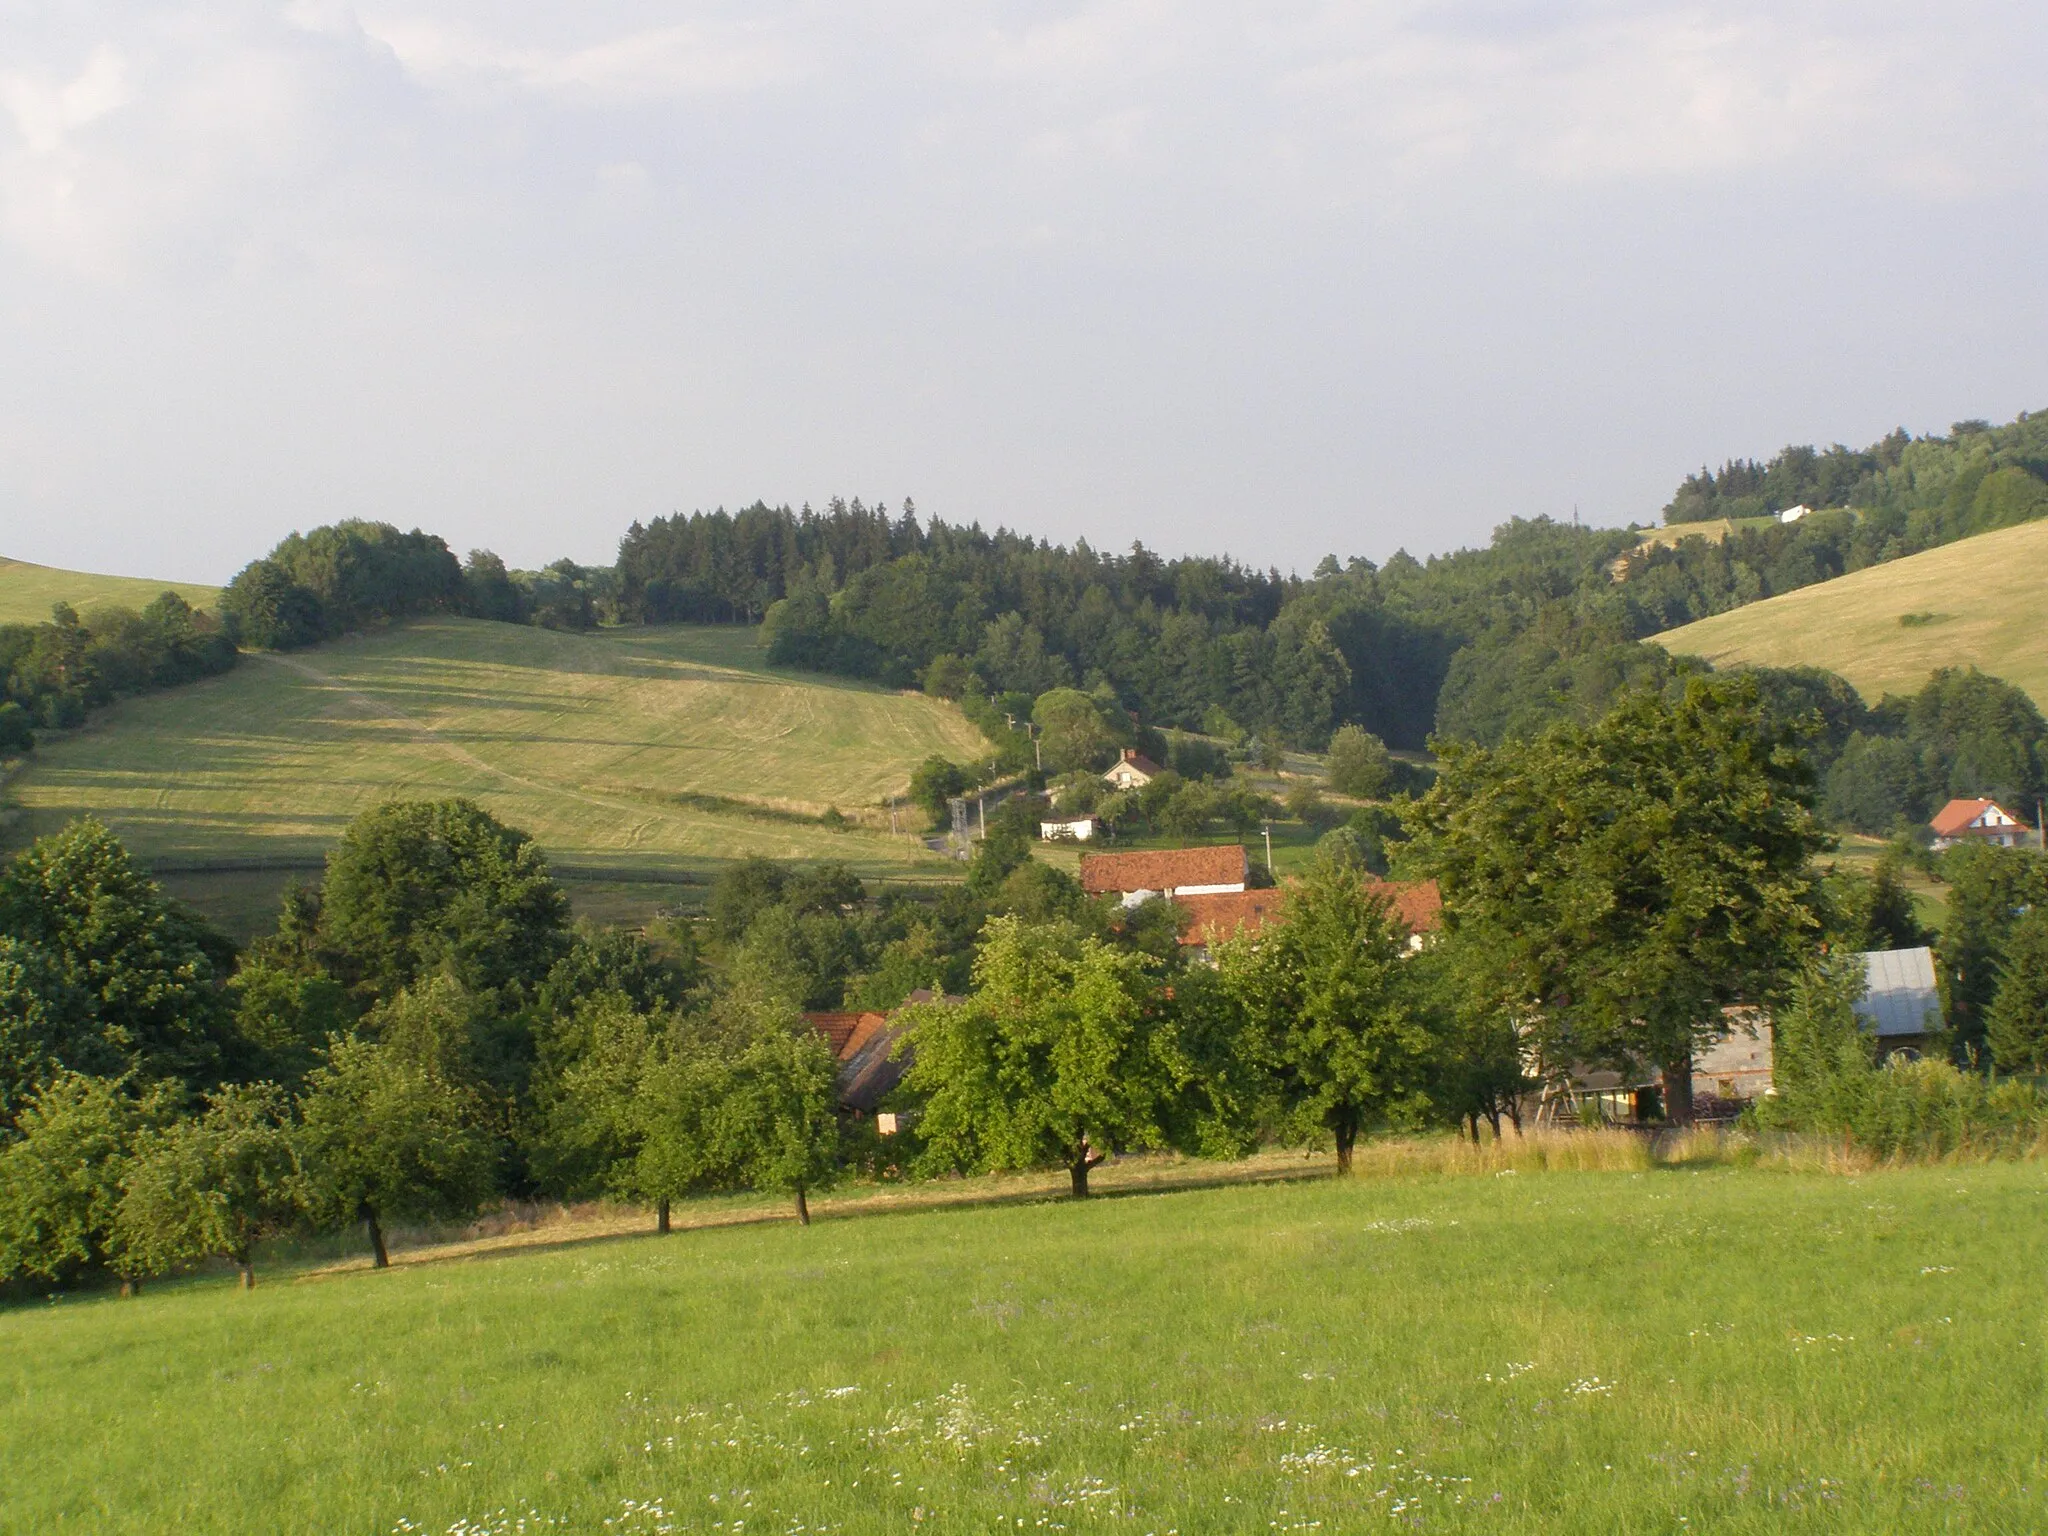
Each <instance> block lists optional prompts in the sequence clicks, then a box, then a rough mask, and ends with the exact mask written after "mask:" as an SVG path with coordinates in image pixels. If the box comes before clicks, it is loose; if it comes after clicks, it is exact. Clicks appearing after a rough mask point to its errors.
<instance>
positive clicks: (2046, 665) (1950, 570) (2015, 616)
mask: <svg viewBox="0 0 2048 1536" xmlns="http://www.w3.org/2000/svg"><path fill="white" fill-rule="evenodd" d="M2044 616H2048V521H2042V522H2034V523H2023V524H2021V525H2020V526H2019V527H2017V528H2005V529H2001V530H1999V531H1998V532H1996V533H1985V534H1979V535H1977V536H1976V537H1975V538H1969V539H1962V540H1960V541H1958V542H1957V543H1954V544H1947V545H1944V546H1942V547H1941V548H1940V549H1930V550H1927V551H1925V552H1924V553H1922V554H1917V555H1910V556H1908V557H1907V558H1905V559H1903V560H1894V561H1891V562H1890V563H1888V564H1885V565H1876V566H1871V567H1869V568H1868V569H1865V570H1861V571H1855V572H1852V573H1851V574H1849V575H1847V576H1842V577H1838V578H1837V579H1835V580H1834V581H1825V582H1822V583H1820V584H1819V585H1818V586H1812V587H1806V588H1804V589H1802V590H1801V591H1798V592H1788V593H1786V594H1785V595H1784V596H1782V597H1773V598H1770V599H1767V600H1766V601H1764V602H1761V603H1751V604H1750V605H1749V606H1748V607H1746V608H1737V609H1734V610H1733V611H1731V612H1728V613H1721V614H1716V615H1715V616H1714V617H1712V618H1710V619H1701V620H1700V621H1699V622H1698V623H1696V624H1688V625H1686V626H1685V627H1684V628H1682V629H1674V630H1671V631H1669V632H1668V633H1666V634H1662V635H1658V636H1656V637H1655V640H1656V643H1657V644H1659V645H1661V646H1663V647H1664V649H1666V650H1667V651H1670V652H1671V653H1672V654H1673V655H1690V656H1704V657H1705V658H1706V659H1707V660H1708V661H1711V662H1713V663H1714V664H1715V665H1716V666H1721V665H1724V664H1726V663H1730V662H1755V663H1758V664H1761V665H1765V666H1780V667H1783V666H1797V665H1808V666H1819V667H1826V668H1828V669H1829V670H1830V671H1834V672H1839V673H1841V674H1842V676H1844V677H1846V678H1847V679H1848V680H1849V681H1850V682H1851V683H1853V684H1855V685H1856V688H1857V690H1858V691H1859V692H1861V693H1862V694H1863V695H1864V697H1866V698H1868V699H1869V700H1870V701H1871V702H1872V703H1875V702H1876V701H1877V699H1878V698H1879V697H1880V696H1881V695H1883V694H1885V693H1887V692H1889V693H1911V692H1915V691H1917V690H1918V689H1919V688H1920V686H1921V685H1922V684H1923V683H1925V682H1926V681H1927V675H1928V673H1930V672H1932V671H1934V669H1935V668H1937V667H1951V666H1961V665H1963V664H1965V663H1971V664H1974V665H1975V666H1977V667H1979V668H1980V669H1982V670H1983V671H1986V672H1989V673H1992V674H1993V675H1994V676H1997V677H2002V678H2004V679H2005V680H2006V681H2007V682H2010V683H2015V684H2017V685H2018V686H2019V687H2021V688H2024V689H2026V691H2027V692H2028V693H2029V694H2031V695H2032V696H2033V699H2034V702H2035V703H2036V704H2039V705H2041V706H2042V707H2044V708H2048V617H2044ZM1902 619H1912V620H1915V621H1917V622H1914V623H1910V624H1909V623H1902V622H1901V620H1902Z"/></svg>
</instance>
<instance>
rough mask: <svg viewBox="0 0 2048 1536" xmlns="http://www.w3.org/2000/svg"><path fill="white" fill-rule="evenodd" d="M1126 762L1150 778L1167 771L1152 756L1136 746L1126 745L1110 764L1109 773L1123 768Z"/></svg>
mask: <svg viewBox="0 0 2048 1536" xmlns="http://www.w3.org/2000/svg"><path fill="white" fill-rule="evenodd" d="M1125 763H1129V764H1130V765H1131V766H1132V767H1133V768H1135V769H1137V770H1138V772H1140V773H1142V774H1144V775H1145V777H1146V778H1148V779H1156V778H1158V777H1159V775H1160V774H1162V773H1164V772H1165V771H1166V770H1165V769H1163V768H1161V767H1160V766H1159V765H1158V764H1157V763H1155V762H1153V761H1152V759H1151V758H1149V757H1147V756H1146V755H1145V754H1144V753H1142V752H1140V751H1139V750H1138V749H1137V748H1136V747H1125V748H1124V750H1123V752H1122V754H1121V755H1120V756H1119V757H1118V758H1117V760H1116V761H1115V762H1113V763H1111V764H1110V765H1109V770H1108V771H1109V773H1115V772H1116V771H1117V769H1119V768H1121V767H1122V766H1123V765H1124V764H1125ZM1106 776H1107V775H1105V777H1106Z"/></svg>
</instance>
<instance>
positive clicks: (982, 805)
mask: <svg viewBox="0 0 2048 1536" xmlns="http://www.w3.org/2000/svg"><path fill="white" fill-rule="evenodd" d="M974 809H975V812H976V814H978V815H979V816H980V818H981V840H982V841H983V842H984V843H985V842H987V841H988V796H987V795H976V796H975V797H974Z"/></svg>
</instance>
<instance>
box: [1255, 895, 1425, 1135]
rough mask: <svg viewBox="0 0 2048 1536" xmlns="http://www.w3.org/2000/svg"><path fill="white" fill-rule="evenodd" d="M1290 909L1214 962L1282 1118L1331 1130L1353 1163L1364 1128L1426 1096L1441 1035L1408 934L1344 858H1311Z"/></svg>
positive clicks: (1405, 1116) (1411, 1114)
mask: <svg viewBox="0 0 2048 1536" xmlns="http://www.w3.org/2000/svg"><path fill="white" fill-rule="evenodd" d="M1285 917H1286V920H1285V922H1283V923H1280V924H1278V925H1276V926H1274V927H1271V928H1268V929H1267V930H1265V931H1264V932H1262V933H1259V934H1252V935H1243V936H1240V937H1238V938H1235V939H1231V940H1229V941H1227V942H1225V943H1223V944H1221V945H1219V946H1217V966H1218V969H1219V971H1220V972H1221V977H1222V985H1223V988H1224V990H1225V992H1226V993H1227V994H1228V995H1229V996H1230V997H1231V998H1232V999H1233V1000H1234V1001H1235V1003H1236V1004H1237V1006H1238V1008H1239V1009H1240V1010H1242V1013H1243V1016H1244V1019H1245V1023H1246V1026H1247V1028H1246V1030H1245V1034H1244V1037H1243V1038H1244V1048H1245V1049H1246V1050H1247V1051H1249V1052H1250V1053H1251V1054H1252V1056H1253V1058H1254V1059H1255V1060H1256V1061H1257V1062H1258V1063H1259V1064H1260V1065H1261V1067H1262V1068H1263V1069H1264V1071H1265V1073H1266V1074H1267V1075H1268V1079H1269V1082H1270V1085H1271V1092H1272V1094H1273V1096H1274V1098H1275V1100H1276V1101H1277V1107H1278V1109H1279V1111H1280V1113H1281V1115H1282V1117H1283V1118H1284V1120H1285V1121H1286V1122H1288V1123H1289V1124H1291V1126H1292V1127H1293V1128H1295V1129H1296V1130H1297V1131H1306V1130H1309V1129H1310V1128H1314V1129H1315V1130H1317V1131H1320V1132H1326V1133H1327V1134H1328V1135H1329V1136H1330V1137H1331V1138H1332V1139H1333V1140H1334V1141H1335V1143H1336V1147H1337V1167H1338V1170H1339V1171H1340V1172H1344V1173H1349V1172H1350V1171H1351V1153H1352V1149H1353V1148H1354V1147H1355V1146H1356V1145H1357V1142H1358V1137H1359V1134H1360V1133H1361V1132H1362V1131H1364V1130H1365V1129H1367V1128H1368V1127H1369V1126H1371V1125H1374V1124H1376V1123H1377V1124H1383V1123H1389V1122H1399V1121H1403V1120H1412V1119H1413V1118H1415V1117H1416V1116H1418V1115H1419V1114H1420V1113H1421V1112H1422V1111H1423V1110H1424V1109H1425V1108H1426V1107H1427V1104H1428V1097H1427V1089H1428V1081H1429V1076H1430V1069H1431V1065H1432V1051H1433V1048H1434V1042H1433V1037H1432V1034H1431V1031H1430V1029H1429V1027H1428V1023H1427V1019H1426V1015H1425V1012H1424V1009H1423V1007H1422V1003H1423V995H1422V993H1421V991H1420V990H1419V989H1418V988H1417V987H1416V986H1415V985H1414V984H1413V983H1414V980H1415V978H1414V977H1412V976H1411V975H1409V974H1408V973H1407V971H1406V958H1405V957H1406V952H1407V947H1408V932H1407V930H1406V929H1405V928H1404V927H1402V926H1401V924H1400V921H1399V919H1398V918H1397V917H1396V916H1395V915H1394V914H1393V912H1392V911H1391V910H1390V909H1389V907H1388V904H1387V901H1386V898H1385V896H1384V895H1383V894H1381V893H1379V892H1377V891H1375V890H1374V889H1373V888H1372V887H1371V886H1370V885H1367V884H1365V883H1364V882H1362V881H1361V880H1360V879H1359V877H1358V873H1357V871H1356V870H1354V869H1353V868H1351V867H1350V866H1349V865H1348V864H1347V863H1345V862H1344V861H1342V860H1339V859H1319V860H1318V861H1317V862H1316V864H1315V866H1314V867H1313V868H1312V869H1311V871H1310V872H1309V874H1308V876H1307V878H1306V879H1304V880H1303V881H1302V882H1301V883H1300V884H1299V885H1297V886H1295V887H1294V889H1293V890H1291V891H1290V892H1289V893H1288V895H1287V904H1286V909H1285Z"/></svg>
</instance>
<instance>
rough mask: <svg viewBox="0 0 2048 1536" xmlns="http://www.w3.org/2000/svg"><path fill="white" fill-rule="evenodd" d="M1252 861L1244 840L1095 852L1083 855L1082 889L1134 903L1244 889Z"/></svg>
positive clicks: (1125, 903)
mask: <svg viewBox="0 0 2048 1536" xmlns="http://www.w3.org/2000/svg"><path fill="white" fill-rule="evenodd" d="M1250 873H1251V865H1250V863H1249V862H1248V861H1247V860H1246V858H1245V852H1244V845H1243V844H1242V843H1222V844H1219V845H1218V846H1216V847H1213V848H1163V849H1160V850H1158V851H1157V852H1151V853H1092V854H1090V855H1088V857H1086V858H1084V859H1083V860H1082V861H1081V889H1082V890H1084V891H1086V892H1087V893H1088V894H1089V895H1090V896H1107V895H1111V894H1115V895H1118V896H1121V897H1123V900H1124V905H1125V906H1127V907H1135V906H1137V905H1138V904H1139V903H1140V902H1144V901H1150V900H1151V899H1152V898H1153V897H1154V896H1164V897H1166V898H1167V899H1168V900H1172V899H1173V898H1175V897H1176V896H1217V895H1221V894H1223V893H1224V892H1226V891H1242V890H1243V889H1244V888H1245V886H1246V884H1247V883H1248V878H1249V876H1250Z"/></svg>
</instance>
